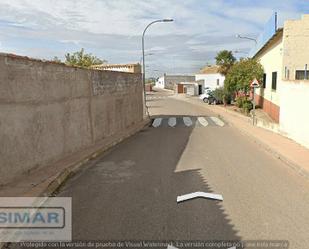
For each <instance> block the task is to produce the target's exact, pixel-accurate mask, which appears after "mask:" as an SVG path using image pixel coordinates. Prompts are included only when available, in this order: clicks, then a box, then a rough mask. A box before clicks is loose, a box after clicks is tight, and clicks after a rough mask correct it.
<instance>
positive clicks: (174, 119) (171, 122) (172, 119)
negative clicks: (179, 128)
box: [168, 118, 177, 127]
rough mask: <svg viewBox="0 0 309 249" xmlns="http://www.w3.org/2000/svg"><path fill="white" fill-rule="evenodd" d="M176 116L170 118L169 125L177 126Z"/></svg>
mask: <svg viewBox="0 0 309 249" xmlns="http://www.w3.org/2000/svg"><path fill="white" fill-rule="evenodd" d="M176 123H177V121H176V118H169V119H168V125H169V126H171V127H175V126H176Z"/></svg>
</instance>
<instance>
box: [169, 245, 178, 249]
mask: <svg viewBox="0 0 309 249" xmlns="http://www.w3.org/2000/svg"><path fill="white" fill-rule="evenodd" d="M167 249H178V248H177V247H174V246H171V245H167Z"/></svg>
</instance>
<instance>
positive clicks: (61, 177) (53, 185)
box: [0, 119, 151, 249]
mask: <svg viewBox="0 0 309 249" xmlns="http://www.w3.org/2000/svg"><path fill="white" fill-rule="evenodd" d="M150 122H151V120H150V119H146V120H144V121H143V122H142V123H141V124H140V125H139V126H138V127H137V128H135V129H132V131H131V132H129V133H128V134H126V135H124V136H123V137H121V138H119V139H117V140H116V141H113V142H111V143H109V144H107V145H106V146H104V147H102V148H101V149H99V150H97V151H95V152H93V153H91V154H89V155H88V156H87V157H85V158H83V159H82V160H80V161H79V162H76V163H74V164H73V165H72V166H69V167H67V168H65V169H64V170H62V171H61V172H59V173H58V174H56V175H54V176H51V177H50V178H54V179H53V180H52V181H51V182H50V183H49V184H48V185H47V187H46V188H43V190H42V191H40V192H39V194H38V196H37V197H39V196H40V197H41V196H43V197H48V196H51V195H52V194H53V193H55V192H56V191H57V190H58V189H59V188H60V187H61V186H62V185H63V184H64V183H65V182H66V181H67V180H68V179H69V178H70V176H71V175H72V174H74V173H76V172H78V171H79V170H80V169H81V168H82V167H83V166H84V165H85V164H86V163H87V162H88V161H89V160H90V159H94V158H97V157H98V156H100V155H102V154H103V153H104V152H106V151H107V150H109V149H110V148H112V147H113V146H115V145H117V144H119V143H121V142H122V141H124V140H126V139H127V138H129V137H131V136H133V135H134V134H136V133H137V132H139V131H140V130H142V129H144V128H146V127H147V126H149V124H150ZM8 248H10V242H0V249H8Z"/></svg>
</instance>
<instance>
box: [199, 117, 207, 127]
mask: <svg viewBox="0 0 309 249" xmlns="http://www.w3.org/2000/svg"><path fill="white" fill-rule="evenodd" d="M197 120H198V121H199V123H200V124H201V125H203V126H207V125H208V122H207V120H206V118H203V117H198V118H197Z"/></svg>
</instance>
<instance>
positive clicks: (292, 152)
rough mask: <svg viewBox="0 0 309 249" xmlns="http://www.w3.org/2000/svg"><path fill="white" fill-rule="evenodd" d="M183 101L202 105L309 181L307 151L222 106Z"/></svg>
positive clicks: (196, 101)
mask: <svg viewBox="0 0 309 249" xmlns="http://www.w3.org/2000/svg"><path fill="white" fill-rule="evenodd" d="M183 99H184V100H186V101H189V102H192V103H194V104H198V105H202V106H204V107H205V108H208V109H209V110H211V111H213V112H214V113H216V114H218V115H219V116H221V117H222V118H223V119H225V120H226V121H228V122H229V124H231V125H232V126H234V127H235V128H237V129H239V130H240V131H241V132H242V133H244V134H246V135H248V136H250V137H252V138H253V139H254V141H255V142H256V143H257V144H259V145H260V146H262V147H263V148H264V149H265V150H267V151H268V152H270V153H272V154H273V155H274V156H275V157H277V158H278V159H280V160H282V161H283V162H285V163H286V164H288V165H289V166H290V167H291V168H293V169H294V170H296V171H297V172H298V173H299V174H300V175H302V176H304V177H306V178H308V179H309V149H307V148H305V147H303V146H301V145H299V144H297V143H296V142H294V141H293V140H291V139H289V138H287V137H284V136H281V135H280V134H278V133H274V132H271V131H269V130H265V129H263V128H260V127H257V126H253V125H252V119H251V118H249V117H246V116H244V115H242V114H240V113H238V112H236V111H233V110H229V109H228V108H225V107H224V106H220V105H218V106H214V105H205V104H204V103H202V102H201V101H200V100H199V99H198V98H194V97H193V98H188V97H185V98H183Z"/></svg>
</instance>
